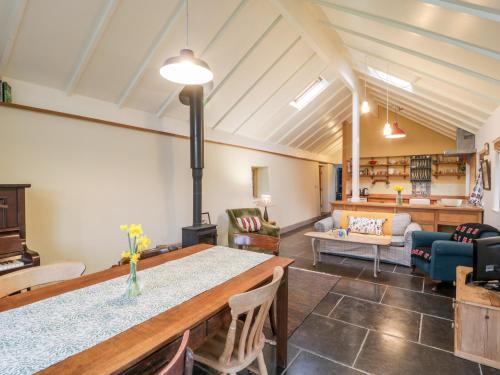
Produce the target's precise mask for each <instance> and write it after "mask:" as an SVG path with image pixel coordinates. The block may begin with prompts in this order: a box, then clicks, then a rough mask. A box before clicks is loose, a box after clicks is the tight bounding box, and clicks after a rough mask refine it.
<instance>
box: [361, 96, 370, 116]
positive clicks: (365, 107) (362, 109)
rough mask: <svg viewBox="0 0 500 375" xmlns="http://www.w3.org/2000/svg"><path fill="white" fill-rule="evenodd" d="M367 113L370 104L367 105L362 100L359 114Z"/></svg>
mask: <svg viewBox="0 0 500 375" xmlns="http://www.w3.org/2000/svg"><path fill="white" fill-rule="evenodd" d="M368 112H370V104H368V101H367V100H366V99H365V100H363V103H361V113H368Z"/></svg>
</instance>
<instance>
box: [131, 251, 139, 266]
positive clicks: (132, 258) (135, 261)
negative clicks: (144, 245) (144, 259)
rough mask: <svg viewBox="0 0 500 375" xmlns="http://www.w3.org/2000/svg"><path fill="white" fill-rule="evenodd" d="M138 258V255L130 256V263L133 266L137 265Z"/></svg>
mask: <svg viewBox="0 0 500 375" xmlns="http://www.w3.org/2000/svg"><path fill="white" fill-rule="evenodd" d="M139 258H140V254H138V253H135V254H134V255H132V256H131V257H130V262H131V263H133V264H137V261H138V260H139Z"/></svg>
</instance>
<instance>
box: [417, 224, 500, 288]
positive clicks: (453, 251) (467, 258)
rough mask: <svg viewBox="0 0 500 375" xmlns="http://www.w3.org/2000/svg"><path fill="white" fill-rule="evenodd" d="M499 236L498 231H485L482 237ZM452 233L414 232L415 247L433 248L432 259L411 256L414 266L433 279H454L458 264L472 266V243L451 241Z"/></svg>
mask: <svg viewBox="0 0 500 375" xmlns="http://www.w3.org/2000/svg"><path fill="white" fill-rule="evenodd" d="M494 236H498V233H496V232H484V233H483V234H482V235H481V237H480V238H486V237H494ZM450 237H451V234H450V233H442V232H425V231H418V232H413V233H412V243H413V248H414V249H415V248H421V247H427V248H429V247H430V248H431V258H430V261H428V260H426V259H423V258H421V257H415V256H412V257H411V262H412V266H413V267H415V266H416V267H418V268H419V269H420V270H421V271H423V272H424V273H426V274H428V275H429V276H430V277H431V279H432V280H436V281H454V280H455V275H456V268H457V266H469V267H472V244H470V243H463V242H456V241H450Z"/></svg>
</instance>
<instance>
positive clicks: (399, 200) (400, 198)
mask: <svg viewBox="0 0 500 375" xmlns="http://www.w3.org/2000/svg"><path fill="white" fill-rule="evenodd" d="M396 204H397V205H398V206H402V205H403V195H402V194H401V192H400V191H398V195H397V196H396Z"/></svg>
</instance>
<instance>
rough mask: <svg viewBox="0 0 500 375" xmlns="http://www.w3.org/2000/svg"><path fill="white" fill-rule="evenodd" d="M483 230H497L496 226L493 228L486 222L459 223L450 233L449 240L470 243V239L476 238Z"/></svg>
mask: <svg viewBox="0 0 500 375" xmlns="http://www.w3.org/2000/svg"><path fill="white" fill-rule="evenodd" d="M484 232H496V233H498V234H500V232H498V230H497V229H496V228H493V227H492V226H491V225H487V224H478V223H467V224H460V225H459V226H457V228H456V229H455V232H453V234H452V235H451V238H450V240H451V241H457V242H465V243H472V240H475V239H478V238H480V237H481V235H482V234H483V233H484Z"/></svg>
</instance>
